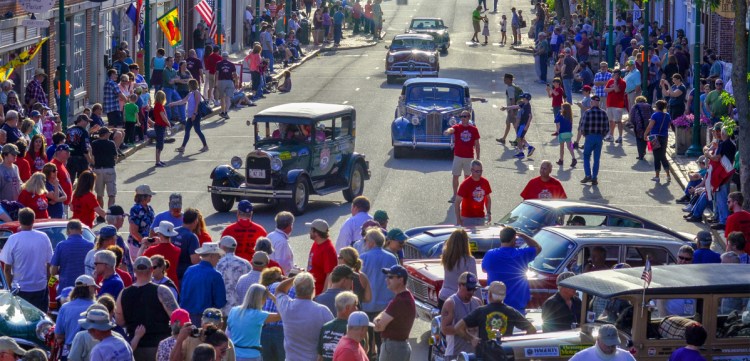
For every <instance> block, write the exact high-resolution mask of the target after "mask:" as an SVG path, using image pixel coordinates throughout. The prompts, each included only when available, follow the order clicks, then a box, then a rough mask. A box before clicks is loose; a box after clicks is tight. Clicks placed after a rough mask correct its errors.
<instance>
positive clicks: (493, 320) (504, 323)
mask: <svg viewBox="0 0 750 361" xmlns="http://www.w3.org/2000/svg"><path fill="white" fill-rule="evenodd" d="M487 292H488V295H487V298H488V301H489V303H488V304H487V305H484V306H482V307H479V308H477V309H475V310H474V311H471V313H469V315H468V316H466V317H464V318H463V319H462V320H461V321H458V323H457V324H456V326H455V328H454V330H455V332H456V336H459V337H461V338H463V339H464V340H466V341H467V342H470V343H472V344H474V345H477V346H476V348H477V352H476V355H477V358H479V359H482V358H483V357H484V352H486V351H484V350H485V348H484V347H483V346H482V345H481V344H483V343H486V342H487V341H490V340H495V339H497V338H499V337H500V336H510V335H512V334H513V328H514V327H515V328H519V329H523V330H526V333H527V334H533V333H536V328H534V325H532V324H531V322H529V320H527V319H526V318H525V317H524V316H523V315H522V314H521V313H520V312H518V311H517V310H516V309H515V308H513V307H510V306H508V305H506V304H505V303H504V300H505V295H506V292H507V290H506V288H505V284H504V283H502V282H500V281H494V282H492V283H491V284H490V285H489V287H487ZM485 325H497V327H498V328H497V329H490V330H488V329H487V327H485ZM473 327H477V328H478V329H479V335H478V336H475V335H471V334H469V333H468V332H467V329H468V328H473ZM497 333H500V335H498V334H497Z"/></svg>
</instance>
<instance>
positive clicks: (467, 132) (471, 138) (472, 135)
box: [443, 110, 479, 203]
mask: <svg viewBox="0 0 750 361" xmlns="http://www.w3.org/2000/svg"><path fill="white" fill-rule="evenodd" d="M469 120H471V113H470V112H469V111H468V110H464V111H463V112H461V123H458V124H456V125H454V126H452V127H450V128H448V129H446V130H445V132H444V133H443V134H445V135H452V136H453V171H452V172H453V196H452V197H451V199H450V200H449V201H448V202H449V203H453V202H454V201H455V200H456V192H457V191H458V177H459V176H460V175H461V172H462V171H463V173H464V178H468V177H469V176H471V173H469V172H470V168H471V161H472V160H474V149H476V151H477V158H476V159H479V130H477V127H475V126H474V124H471V123H469Z"/></svg>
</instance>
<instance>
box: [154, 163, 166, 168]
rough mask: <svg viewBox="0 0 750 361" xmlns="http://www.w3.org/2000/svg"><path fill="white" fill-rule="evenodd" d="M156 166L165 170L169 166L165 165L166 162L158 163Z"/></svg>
mask: <svg viewBox="0 0 750 361" xmlns="http://www.w3.org/2000/svg"><path fill="white" fill-rule="evenodd" d="M154 166H155V167H157V168H164V167H166V166H167V164H166V163H164V162H156V164H154Z"/></svg>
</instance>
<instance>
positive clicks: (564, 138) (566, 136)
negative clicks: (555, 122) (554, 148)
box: [557, 132, 573, 144]
mask: <svg viewBox="0 0 750 361" xmlns="http://www.w3.org/2000/svg"><path fill="white" fill-rule="evenodd" d="M571 139H573V133H571V132H567V133H560V134H558V135H557V141H558V142H560V144H563V143H565V142H570V140H571Z"/></svg>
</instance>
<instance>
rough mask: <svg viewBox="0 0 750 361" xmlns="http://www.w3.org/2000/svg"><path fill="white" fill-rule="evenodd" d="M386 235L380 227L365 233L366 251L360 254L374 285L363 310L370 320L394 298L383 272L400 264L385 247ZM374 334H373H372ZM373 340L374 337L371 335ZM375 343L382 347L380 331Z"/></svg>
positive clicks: (366, 273)
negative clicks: (369, 298)
mask: <svg viewBox="0 0 750 361" xmlns="http://www.w3.org/2000/svg"><path fill="white" fill-rule="evenodd" d="M383 243H385V236H383V232H382V231H381V230H380V229H378V228H371V229H370V230H368V231H367V233H365V250H366V251H365V253H363V254H362V255H360V256H359V258H360V259H361V260H362V272H364V273H365V275H366V276H367V278H368V279H369V280H370V287H372V299H371V300H370V302H364V303H362V311H364V312H365V313H367V316H368V317H370V321H372V320H374V319H375V317H377V316H378V315H379V314H380V312H382V311H383V310H385V308H386V307H388V303H390V302H391V300H392V299H393V296H394V294H393V292H392V291H391V290H389V289H388V285H387V284H386V278H387V275H386V274H384V273H383V271H382V270H383V268H388V269H390V268H391V267H392V266H394V265H397V264H398V258H396V256H395V255H394V254H393V253H391V252H389V251H386V250H385V249H383ZM370 336H373V335H370ZM370 339H371V340H372V339H373V338H372V337H370ZM374 340H375V343H376V345H377V346H378V347H380V343H381V339H380V333H379V332H378V333H376V334H375V335H374Z"/></svg>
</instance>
